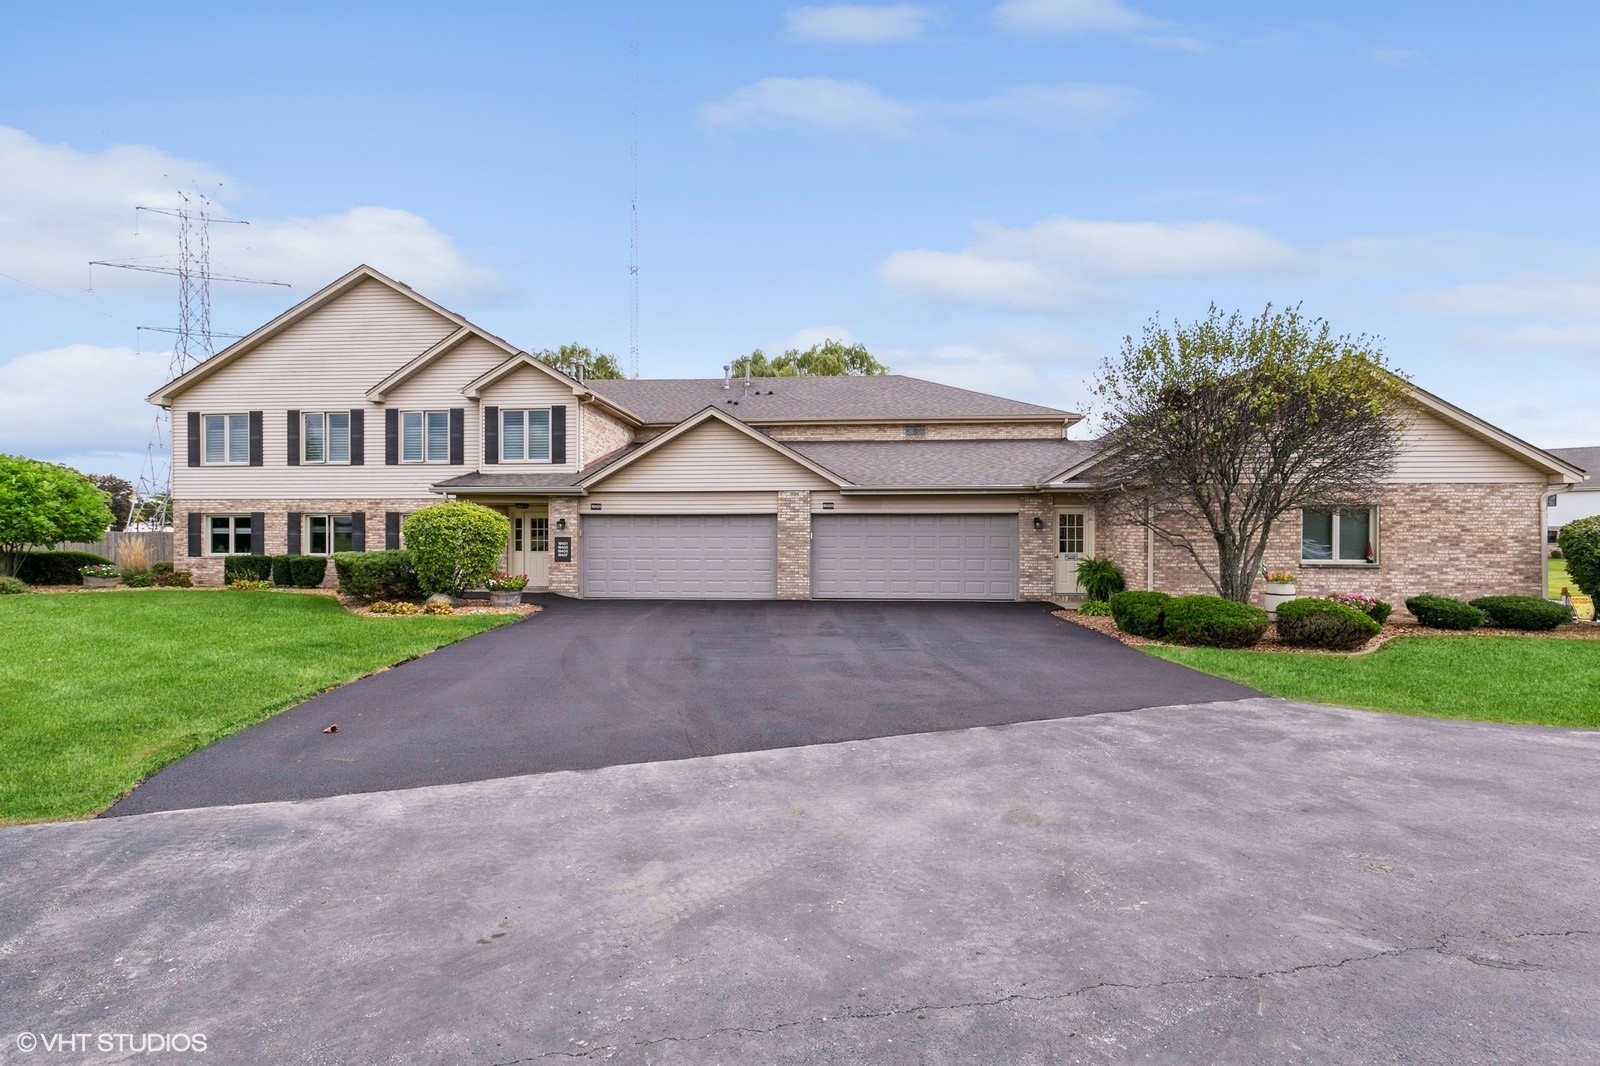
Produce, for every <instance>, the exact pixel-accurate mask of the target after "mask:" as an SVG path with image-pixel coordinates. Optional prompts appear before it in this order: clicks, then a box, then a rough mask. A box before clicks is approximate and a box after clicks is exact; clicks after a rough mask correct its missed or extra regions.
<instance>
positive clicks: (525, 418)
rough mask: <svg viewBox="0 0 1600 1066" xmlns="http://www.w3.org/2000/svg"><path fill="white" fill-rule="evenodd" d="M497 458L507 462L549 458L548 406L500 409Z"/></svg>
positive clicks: (538, 461)
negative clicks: (515, 409)
mask: <svg viewBox="0 0 1600 1066" xmlns="http://www.w3.org/2000/svg"><path fill="white" fill-rule="evenodd" d="M500 458H501V460H502V461H504V462H508V463H517V462H526V463H548V462H549V461H550V411H549V409H548V408H534V409H532V410H520V411H513V410H506V409H502V410H501V411H500Z"/></svg>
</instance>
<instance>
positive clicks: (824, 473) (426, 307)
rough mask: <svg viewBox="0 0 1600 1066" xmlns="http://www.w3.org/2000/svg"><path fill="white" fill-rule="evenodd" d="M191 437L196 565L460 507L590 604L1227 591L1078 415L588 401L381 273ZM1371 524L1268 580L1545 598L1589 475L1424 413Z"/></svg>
mask: <svg viewBox="0 0 1600 1066" xmlns="http://www.w3.org/2000/svg"><path fill="white" fill-rule="evenodd" d="M150 399H151V401H152V402H154V403H158V404H161V405H163V406H166V407H169V408H171V410H172V415H173V419H172V424H173V447H174V455H175V456H176V462H175V465H174V471H173V497H174V503H173V508H174V511H175V521H174V528H175V530H176V537H177V544H176V547H177V555H178V557H179V561H180V565H183V563H184V557H185V556H187V560H186V562H187V565H188V566H189V568H190V569H192V570H193V571H194V573H195V577H196V580H197V581H198V582H200V583H203V584H216V583H220V581H221V579H222V567H223V561H224V559H225V558H226V556H228V555H229V554H237V553H258V554H259V553H265V554H279V553H285V552H287V553H314V554H326V553H332V552H335V551H343V550H356V551H360V550H372V549H380V548H394V547H398V546H400V530H401V520H402V519H403V517H404V516H405V515H406V514H408V513H409V512H411V511H415V510H417V509H418V508H421V507H424V506H426V505H428V504H430V503H436V502H438V501H440V500H441V499H445V498H459V499H469V500H474V501H477V502H479V503H482V504H483V505H485V506H487V507H492V508H494V509H495V510H498V511H501V512H502V513H504V514H505V515H507V516H508V517H509V518H510V520H511V524H512V536H511V543H510V545H509V547H508V549H507V558H506V561H505V562H506V567H507V569H509V570H511V571H512V572H517V573H526V574H528V575H529V577H530V587H533V588H541V589H549V590H550V591H552V592H557V593H561V594H564V595H568V596H589V597H661V598H755V599H772V598H778V599H808V598H818V599H821V598H869V599H984V600H1015V599H1024V600H1049V599H1056V598H1061V597H1065V596H1070V595H1073V594H1074V593H1075V592H1076V589H1077V586H1076V577H1075V575H1076V568H1077V560H1078V559H1079V558H1081V557H1083V556H1086V555H1093V554H1097V553H1102V554H1109V555H1111V556H1112V557H1114V558H1115V559H1116V560H1117V561H1118V563H1119V564H1121V566H1122V568H1123V570H1124V571H1125V572H1126V574H1127V577H1128V581H1129V584H1130V586H1132V587H1135V588H1143V587H1151V586H1154V587H1157V588H1162V589H1165V590H1168V591H1186V590H1188V591H1208V590H1209V589H1208V586H1207V585H1206V583H1205V581H1204V579H1203V578H1202V577H1201V575H1200V574H1199V573H1198V572H1197V571H1196V570H1195V568H1194V566H1193V564H1192V562H1189V561H1187V560H1186V559H1185V558H1184V557H1182V556H1181V555H1179V554H1178V553H1177V551H1176V550H1175V549H1173V548H1172V547H1170V546H1169V545H1166V544H1164V543H1162V542H1160V540H1159V539H1158V538H1155V537H1152V536H1150V535H1149V534H1147V533H1146V532H1145V531H1144V530H1143V529H1139V528H1135V527H1131V526H1127V525H1122V524H1118V523H1114V522H1112V521H1110V520H1109V519H1108V518H1107V517H1106V516H1105V515H1104V514H1103V513H1101V512H1100V510H1099V509H1098V508H1097V507H1096V505H1095V503H1094V501H1093V499H1092V497H1091V496H1090V494H1089V488H1090V485H1089V483H1088V482H1087V481H1086V480H1084V474H1085V472H1086V471H1088V470H1089V469H1090V468H1092V466H1093V465H1094V462H1095V460H1096V446H1095V444H1094V442H1093V441H1088V440H1074V439H1071V438H1070V437H1069V431H1070V430H1071V429H1072V427H1073V426H1074V425H1075V424H1076V423H1077V422H1078V421H1079V416H1078V415H1076V414H1073V413H1071V412H1068V411H1060V410H1056V409H1053V408H1049V407H1043V406H1040V405H1037V404H1031V403H1024V402H1021V401H1017V400H1009V399H1004V398H1001V397H998V396H990V395H986V394H983V393H977V392H971V391H968V390H965V389H957V388H951V387H949V386H945V385H939V384H935V383H933V382H929V381H922V380H919V379H916V378H909V377H902V376H897V375H891V376H884V377H850V378H843V377H832V378H830V377H813V378H768V379H760V380H756V381H751V382H744V381H739V380H726V379H707V380H633V381H600V380H593V381H581V380H578V379H577V378H574V377H570V376H568V375H567V374H564V373H562V372H561V371H559V370H556V369H554V368H552V367H549V366H546V365H545V364H543V363H541V362H539V361H538V360H536V359H534V358H533V357H531V356H529V355H528V354H527V353H525V352H523V351H520V350H518V349H517V348H515V347H514V346H512V345H510V344H508V343H506V342H505V341H503V340H501V339H500V338H498V337H495V336H493V335H491V334H489V333H486V332H484V331H483V330H481V329H479V328H478V327H476V326H474V325H472V324H471V323H470V322H467V321H466V320H465V319H463V318H461V317H460V316H458V315H456V314H454V313H452V312H450V311H448V310H446V309H445V308H443V307H441V306H439V305H438V304H436V303H434V302H433V301H431V300H428V299H427V298H425V297H423V296H421V295H419V294H418V293H416V292H413V291H412V290H411V289H410V288H408V287H406V286H405V285H402V284H399V283H398V282H395V281H393V280H391V279H389V278H387V277H385V276H383V275H382V274H380V273H378V272H377V271H375V270H372V269H370V268H368V267H359V268H357V269H356V270H354V271H352V272H350V273H349V274H347V275H346V276H345V277H343V278H341V279H339V280H338V281H336V282H334V283H333V284H332V285H330V286H328V287H327V288H326V289H324V290H322V291H321V292H319V293H317V294H316V295H314V296H312V297H310V298H309V299H307V300H306V301H304V302H303V303H301V304H300V305H298V306H297V307H295V308H293V309H291V310H290V311H288V312H286V313H284V314H283V315H280V316H279V317H278V318H276V319H274V320H273V321H272V322H269V323H268V324H267V325H265V326H263V327H261V328H260V329H258V330H256V331H255V332H254V333H252V334H250V335H249V336H248V337H245V338H243V339H242V340H240V341H238V342H237V343H235V344H233V345H231V346H230V347H229V348H227V349H226V350H225V351H223V352H220V353H219V354H217V355H216V356H215V357H213V358H212V359H209V360H207V361H206V362H205V363H202V364H200V365H199V366H198V367H196V368H194V369H193V370H191V371H189V372H188V373H186V374H184V375H183V376H182V377H180V378H178V379H176V380H175V381H172V382H171V383H169V384H167V385H166V386H164V387H163V388H162V389H160V390H159V391H157V392H156V393H154V394H153V395H152V396H151V397H150ZM1414 402H1415V406H1416V411H1415V412H1414V417H1413V418H1412V419H1411V422H1410V428H1409V429H1408V432H1407V437H1408V447H1407V449H1406V451H1405V455H1404V457H1403V458H1402V460H1401V462H1400V464H1399V467H1398V469H1397V472H1396V474H1395V477H1394V482H1393V485H1392V487H1391V489H1390V490H1389V491H1388V492H1387V493H1385V494H1384V495H1383V497H1382V498H1381V499H1376V500H1374V501H1373V506H1372V507H1371V508H1370V509H1363V510H1362V511H1360V512H1356V513H1350V512H1347V513H1342V514H1333V513H1330V512H1326V511H1323V512H1316V511H1308V512H1306V513H1305V514H1304V515H1297V516H1290V517H1289V518H1288V519H1287V520H1286V521H1285V522H1284V523H1283V524H1282V526H1281V527H1280V533H1279V535H1278V536H1277V537H1276V538H1275V540H1274V542H1273V548H1272V552H1271V553H1270V554H1269V557H1268V559H1267V562H1268V564H1269V565H1270V566H1272V567H1274V568H1278V567H1289V568H1293V569H1296V570H1298V571H1299V572H1300V573H1301V575H1302V577H1301V586H1300V587H1301V591H1302V592H1303V593H1310V594H1315V593H1322V592H1330V591H1334V590H1341V589H1347V590H1359V591H1366V592H1373V593H1376V594H1378V595H1381V596H1384V597H1385V598H1388V599H1391V600H1396V601H1398V599H1400V598H1403V597H1404V596H1405V595H1410V594H1412V593H1415V592H1418V591H1423V590H1428V591H1433V592H1439V593H1447V594H1467V593H1471V594H1473V595H1479V594H1484V593H1489V592H1527V593H1536V592H1538V591H1539V589H1540V586H1541V582H1542V577H1543V557H1542V553H1541V551H1540V541H1541V537H1540V530H1541V529H1542V528H1543V525H1544V511H1543V508H1544V505H1545V497H1546V493H1547V492H1548V491H1549V489H1550V486H1552V485H1566V484H1568V483H1570V482H1573V481H1576V480H1578V479H1579V478H1580V477H1581V474H1580V472H1579V471H1578V470H1577V469H1576V468H1575V467H1573V466H1572V465H1571V464H1569V463H1567V462H1565V461H1563V460H1560V459H1557V458H1556V457H1554V456H1552V455H1550V454H1549V453H1546V452H1542V451H1540V450H1538V449H1537V448H1534V447H1532V446H1530V445H1527V444H1524V443H1523V442H1521V441H1519V440H1516V439H1515V438H1513V437H1510V436H1509V435H1507V434H1505V433H1503V432H1501V431H1500V430H1497V429H1495V428H1494V427H1493V426H1490V425H1488V424H1486V423H1484V422H1482V421H1481V420H1479V419H1476V418H1474V417H1473V416H1471V415H1469V414H1467V413H1466V412H1464V411H1461V410H1459V409H1457V408H1455V407H1452V406H1450V405H1449V404H1447V403H1445V402H1443V401H1442V400H1439V399H1437V398H1436V397H1432V396H1430V395H1428V394H1427V393H1423V392H1421V391H1420V390H1417V391H1416V392H1415V393H1414Z"/></svg>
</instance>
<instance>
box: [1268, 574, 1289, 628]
mask: <svg viewBox="0 0 1600 1066" xmlns="http://www.w3.org/2000/svg"><path fill="white" fill-rule="evenodd" d="M1274 576H1276V577H1288V578H1289V580H1288V581H1274V580H1272V578H1270V577H1269V578H1268V579H1267V597H1266V599H1267V617H1268V618H1270V619H1272V620H1273V621H1274V622H1276V621H1277V620H1278V608H1279V607H1282V606H1283V605H1284V604H1286V603H1288V602H1289V601H1290V600H1292V599H1294V598H1295V593H1294V579H1293V576H1292V575H1288V574H1282V575H1274Z"/></svg>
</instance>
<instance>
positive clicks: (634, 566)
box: [580, 515, 778, 599]
mask: <svg viewBox="0 0 1600 1066" xmlns="http://www.w3.org/2000/svg"><path fill="white" fill-rule="evenodd" d="M582 535H583V543H582V546H581V548H580V556H581V562H580V569H581V571H582V588H583V594H584V595H585V596H591V597H594V598H596V599H772V598H774V597H776V596H777V592H778V521H777V517H776V516H774V515H588V516H585V517H584V520H583V534H582Z"/></svg>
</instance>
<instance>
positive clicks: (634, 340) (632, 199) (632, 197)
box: [628, 32, 639, 378]
mask: <svg viewBox="0 0 1600 1066" xmlns="http://www.w3.org/2000/svg"><path fill="white" fill-rule="evenodd" d="M628 60H629V68H630V69H631V70H632V73H633V78H632V83H633V84H632V90H633V101H632V103H633V112H632V115H631V116H630V120H629V121H630V125H629V134H630V136H629V140H628V164H629V179H630V181H631V183H632V187H631V189H630V190H629V200H628V281H629V284H630V285H631V286H632V292H631V294H630V298H631V302H630V304H629V307H628V374H629V376H630V377H634V378H637V377H638V376H639V42H638V33H637V32H634V33H631V34H629V35H628Z"/></svg>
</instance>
